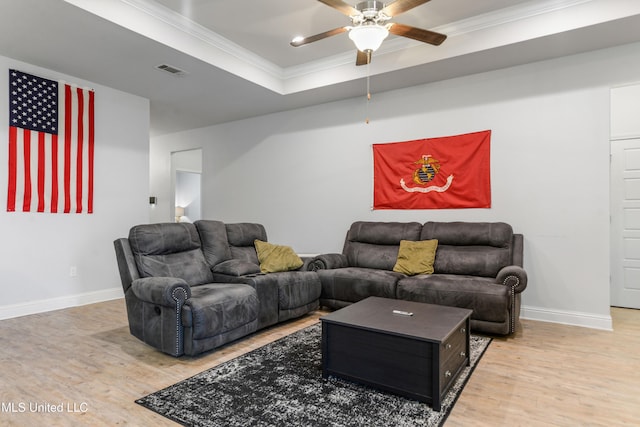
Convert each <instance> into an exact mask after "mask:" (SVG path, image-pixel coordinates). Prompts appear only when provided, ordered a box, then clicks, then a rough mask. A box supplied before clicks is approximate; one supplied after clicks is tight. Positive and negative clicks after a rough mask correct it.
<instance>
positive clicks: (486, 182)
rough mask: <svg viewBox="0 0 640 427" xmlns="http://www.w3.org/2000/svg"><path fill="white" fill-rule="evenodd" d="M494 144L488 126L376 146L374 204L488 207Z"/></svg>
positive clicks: (377, 205) (416, 206)
mask: <svg viewBox="0 0 640 427" xmlns="http://www.w3.org/2000/svg"><path fill="white" fill-rule="evenodd" d="M490 144H491V131H490V130H486V131H482V132H474V133H467V134H463V135H455V136H445V137H439V138H427V139H418V140H414V141H405V142H395V143H387V144H373V208H374V209H455V208H490V207H491V167H490V166H491V159H490Z"/></svg>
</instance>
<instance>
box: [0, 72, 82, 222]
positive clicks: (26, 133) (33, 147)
mask: <svg viewBox="0 0 640 427" xmlns="http://www.w3.org/2000/svg"><path fill="white" fill-rule="evenodd" d="M8 145H9V165H8V166H9V167H8V172H9V176H8V183H9V185H8V191H7V211H8V212H14V211H22V212H50V213H57V212H61V213H81V212H87V213H93V158H94V92H93V90H89V89H82V88H78V87H75V86H71V85H69V84H66V83H64V82H58V81H54V80H49V79H45V78H42V77H37V76H33V75H31V74H27V73H23V72H21V71H17V70H9V144H8Z"/></svg>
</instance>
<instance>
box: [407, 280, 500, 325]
mask: <svg viewBox="0 0 640 427" xmlns="http://www.w3.org/2000/svg"><path fill="white" fill-rule="evenodd" d="M509 292H510V289H509V287H508V286H504V285H502V284H498V283H495V281H494V280H492V279H489V278H485V277H474V276H461V275H453V274H429V275H420V276H413V277H405V278H403V279H401V280H400V281H399V282H398V286H397V298H398V299H402V300H408V301H417V302H425V303H429V304H439V305H448V306H452V307H460V308H469V309H472V310H473V313H472V314H471V318H472V319H476V320H483V321H487V322H504V320H505V319H508V317H509V304H510V301H511V298H510V295H509Z"/></svg>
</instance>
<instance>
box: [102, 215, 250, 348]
mask: <svg viewBox="0 0 640 427" xmlns="http://www.w3.org/2000/svg"><path fill="white" fill-rule="evenodd" d="M114 246H115V251H116V258H117V261H118V268H119V271H120V278H121V280H122V287H123V289H124V295H125V301H126V306H127V316H128V320H129V329H130V331H131V334H132V335H134V336H135V337H137V338H139V339H140V340H142V341H144V342H145V343H147V344H149V345H151V346H153V347H155V348H157V349H158V350H160V351H163V352H164V353H167V354H170V355H172V356H181V355H183V354H187V355H196V354H199V353H202V352H205V351H208V350H212V349H214V348H216V347H219V346H221V345H223V344H226V343H228V342H230V341H233V340H235V339H238V338H240V337H243V336H245V335H247V334H250V333H252V332H254V331H256V330H257V328H258V312H259V301H258V295H257V292H256V290H255V289H254V288H253V287H251V286H249V285H245V284H240V283H214V280H213V274H212V272H211V269H210V267H209V265H208V264H207V262H206V261H205V257H204V254H203V252H202V246H201V242H200V236H199V235H198V232H197V230H196V228H195V226H194V225H193V224H188V223H179V224H178V223H166V224H148V225H138V226H135V227H133V228H132V229H131V230H130V232H129V237H128V238H121V239H117V240H115V242H114Z"/></svg>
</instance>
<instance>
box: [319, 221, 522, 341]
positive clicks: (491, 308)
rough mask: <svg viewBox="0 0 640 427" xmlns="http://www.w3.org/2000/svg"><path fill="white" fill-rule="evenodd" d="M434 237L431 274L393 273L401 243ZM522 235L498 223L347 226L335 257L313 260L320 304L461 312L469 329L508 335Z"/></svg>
mask: <svg viewBox="0 0 640 427" xmlns="http://www.w3.org/2000/svg"><path fill="white" fill-rule="evenodd" d="M432 239H436V240H438V246H437V251H436V255H435V262H434V270H435V271H434V273H433V274H420V275H415V276H408V275H405V274H403V273H398V272H395V271H393V268H394V265H395V263H396V261H397V258H398V250H399V247H400V241H401V240H410V241H419V240H432ZM522 260H523V236H522V235H521V234H515V233H513V230H512V228H511V226H510V225H508V224H505V223H471V222H427V223H425V224H424V225H422V224H420V223H417V222H409V223H400V222H355V223H353V224H352V225H351V228H350V229H349V231H348V232H347V236H346V239H345V242H344V248H343V251H342V253H341V254H323V255H320V256H317V257H316V258H315V259H314V261H313V262H314V266H315V269H316V270H317V273H318V276H319V277H320V282H321V284H322V295H321V298H320V304H321V305H322V306H325V307H328V308H331V309H337V308H341V307H344V306H347V305H349V304H352V303H354V302H357V301H359V300H361V299H364V298H366V297H369V296H378V297H384V298H396V299H403V300H411V301H418V302H425V303H432V304H440V305H448V306H456V307H463V308H469V309H472V310H473V314H472V315H471V328H472V330H473V331H476V332H485V333H490V334H503V335H506V334H510V333H513V332H514V331H515V328H516V324H517V322H518V319H519V314H520V300H521V292H522V291H524V289H525V288H526V286H527V274H526V272H525V270H524V269H523V268H522Z"/></svg>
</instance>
